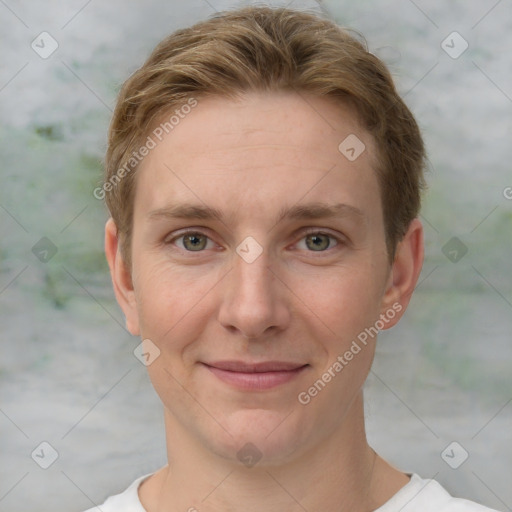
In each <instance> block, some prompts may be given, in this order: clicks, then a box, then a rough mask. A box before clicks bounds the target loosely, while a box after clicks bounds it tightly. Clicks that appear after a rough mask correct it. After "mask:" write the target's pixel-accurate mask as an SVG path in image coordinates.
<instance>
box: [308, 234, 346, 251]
mask: <svg viewBox="0 0 512 512" xmlns="http://www.w3.org/2000/svg"><path fill="white" fill-rule="evenodd" d="M303 240H304V241H305V246H306V248H307V249H310V250H312V251H313V252H322V251H325V250H327V249H329V247H331V246H333V247H335V246H337V245H338V240H337V239H336V238H335V237H334V236H332V235H329V234H327V233H309V234H307V235H306V236H305V237H304V238H302V239H301V242H302V241H303ZM331 241H334V244H332V243H331Z"/></svg>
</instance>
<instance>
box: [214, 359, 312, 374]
mask: <svg viewBox="0 0 512 512" xmlns="http://www.w3.org/2000/svg"><path fill="white" fill-rule="evenodd" d="M204 364H206V365H207V366H213V367H214V368H218V369H219V370H227V371H230V372H240V373H259V372H283V371H291V370H296V369H297V368H302V367H303V366H306V365H305V364H302V363H291V362H284V361H263V362H260V363H247V362H245V361H214V362H212V363H204Z"/></svg>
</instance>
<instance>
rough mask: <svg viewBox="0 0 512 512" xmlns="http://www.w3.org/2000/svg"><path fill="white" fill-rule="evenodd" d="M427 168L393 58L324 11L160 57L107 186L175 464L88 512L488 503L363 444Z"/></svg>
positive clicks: (201, 40) (207, 33)
mask: <svg viewBox="0 0 512 512" xmlns="http://www.w3.org/2000/svg"><path fill="white" fill-rule="evenodd" d="M425 161H426V156H425V148H424V144H423V140H422V137H421V133H420V131H419V129H418V126H417V123H416V121H415V119H414V117H413V115H412V114H411V112H410V111H409V109H408V108H407V106H406V105H405V104H404V102H403V100H402V99H401V98H400V97H399V95H398V93H397V91H396V88H395V86H394V84H393V81H392V78H391V76H390V73H389V71H388V70H387V68H386V66H385V65H384V64H383V63H382V62H381V61H380V60H379V59H378V58H377V57H376V56H374V55H373V54H372V53H370V52H369V51H368V49H367V46H366V44H365V42H364V40H363V39H362V38H361V37H359V36H358V35H357V34H355V33H354V32H352V31H349V30H348V29H344V28H342V27H339V26H338V25H336V24H335V23H334V22H332V21H330V20H328V19H325V18H323V17H322V16H320V15H316V14H313V13H309V12H303V11H299V10H292V9H288V8H271V7H255V6H252V7H245V8H241V9H237V10H231V11H225V12H222V13H218V14H216V15H214V16H213V17H211V18H209V19H207V20H205V21H202V22H200V23H197V24H195V25H194V26H192V27H189V28H185V29H181V30H178V31H177V32H175V33H173V34H171V35H170V36H169V37H167V38H166V39H165V40H163V41H162V42H160V43H159V44H158V45H157V46H156V48H155V49H154V51H153V52H152V54H151V55H150V56H149V58H148V59H147V61H146V62H145V63H144V65H143V66H142V67H141V68H140V69H139V70H137V71H136V72H135V73H134V74H133V75H132V76H131V77H130V78H129V79H128V80H127V81H126V82H125V84H124V85H123V87H122V89H121V92H120V95H119V98H118V102H117V105H116V108H115V111H114V115H113V119H112V122H111V127H110V131H109V141H108V149H107V154H106V161H105V169H106V176H105V180H104V182H103V185H102V187H99V188H98V189H97V190H96V191H95V195H97V196H101V197H104V198H105V201H106V204H107V206H108V209H109V212H110V214H111V217H110V218H109V220H108V221H107V223H106V227H105V251H106V257H107V260H108V263H109V267H110V272H111V276H112V281H113V287H114V291H115V295H116V298H117V301H118V302H119V305H120V307H121V308H122V310H123V313H124V315H125V318H126V326H127V329H128V330H129V331H130V332H131V333H132V334H133V335H134V336H140V338H141V340H142V341H141V346H140V357H141V360H142V361H143V362H144V364H145V365H146V366H147V369H148V372H149V376H150V379H151V382H152V384H153V386H154V388H155V390H156V392H157V394H158V395H159V397H160V399H161V401H162V404H163V409H164V418H165V430H166V443H167V459H168V464H167V465H166V466H164V467H163V468H161V469H159V470H158V471H156V472H154V473H151V474H149V475H144V476H142V477H140V478H138V479H137V480H136V481H134V482H133V483H132V484H131V485H130V486H129V487H128V489H126V491H124V492H123V493H121V494H117V495H114V496H111V497H109V498H108V499H107V500H106V501H105V503H104V504H103V505H101V506H98V507H97V508H93V509H90V511H93V510H98V511H99V510H101V511H102V512H121V511H123V512H130V511H131V512H134V511H138V512H142V511H148V512H159V511H163V510H166V511H179V510H183V511H189V512H193V511H200V512H213V511H228V510H249V511H251V510H254V511H256V510H258V511H261V510H265V511H266V512H273V511H278V510H279V511H283V510H286V511H304V510H308V511H314V510H325V511H333V512H334V511H351V512H363V511H364V512H366V511H378V512H391V511H396V512H398V511H402V512H412V511H414V512H420V511H436V512H439V511H443V512H448V511H457V512H459V511H474V512H478V511H482V512H483V511H485V510H490V509H488V508H486V507H484V506H482V505H479V504H477V503H474V502H471V501H469V500H464V499H460V498H454V497H452V496H451V495H450V494H449V493H448V492H447V491H446V490H445V489H444V488H443V487H442V486H441V485H440V484H439V483H437V482H436V481H434V480H430V479H423V478H421V477H420V476H419V475H418V474H416V473H405V472H403V471H401V470H400V469H398V468H396V467H394V466H393V465H392V464H390V463H388V462H387V461H386V460H384V459H383V458H382V457H380V456H379V455H378V454H377V453H376V452H375V451H374V450H373V449H372V448H371V446H370V445H369V443H368V441H367V438H366V435H365V425H364V410H363V384H364V382H365V380H366V377H367V375H368V373H369V371H370V368H371V365H372V361H373V357H374V352H375V346H376V342H377V338H378V332H379V331H381V330H384V329H389V328H391V327H392V326H394V325H395V324H396V323H397V322H398V321H399V320H400V318H401V317H402V315H403V314H404V312H405V310H406V308H407V305H408V303H409V301H410V298H411V295H412V292H413V290H414V287H415V285H416V283H417V281H418V276H419V274H420V271H421V267H422V264H423V255H424V247H423V229H422V224H421V222H420V220H419V219H418V214H419V209H420V205H421V195H422V191H423V189H425V187H426V184H425V180H424V175H423V173H424V168H425Z"/></svg>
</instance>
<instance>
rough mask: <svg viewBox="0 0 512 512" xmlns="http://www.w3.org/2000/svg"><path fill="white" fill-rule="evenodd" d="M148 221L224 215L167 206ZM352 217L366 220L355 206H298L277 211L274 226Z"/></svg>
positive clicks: (197, 208) (212, 210) (197, 207)
mask: <svg viewBox="0 0 512 512" xmlns="http://www.w3.org/2000/svg"><path fill="white" fill-rule="evenodd" d="M148 217H149V219H150V220H160V219H198V220H215V219H217V220H220V221H221V222H222V221H223V218H224V215H223V213H222V211H220V210H219V209H217V208H213V207H211V206H206V205H198V204H190V203H184V204H176V205H169V206H167V207H165V208H159V209H157V210H153V211H151V212H149V214H148ZM343 217H349V218H350V217H352V218H354V219H355V220H366V215H365V214H364V213H363V211H362V210H360V209H359V208H356V207H355V206H352V205H349V204H345V203H336V204H332V205H329V204H326V203H320V202H315V203H307V204H299V205H295V206H292V207H286V206H285V207H283V208H281V210H280V211H279V214H278V216H277V221H276V224H277V223H279V222H281V221H282V220H285V219H289V220H310V219H323V218H343Z"/></svg>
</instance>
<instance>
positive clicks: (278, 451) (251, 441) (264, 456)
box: [209, 409, 311, 467]
mask: <svg viewBox="0 0 512 512" xmlns="http://www.w3.org/2000/svg"><path fill="white" fill-rule="evenodd" d="M290 412H291V411H290V410H287V411H272V410H268V409H251V410H241V411H236V412H235V413H233V414H232V415H231V416H229V418H226V419H225V420H224V421H222V422H221V423H222V425H223V426H224V427H225V428H226V430H228V431H229V432H230V433H231V436H230V435H229V434H228V433H227V432H225V431H224V432H223V436H222V438H219V437H216V439H211V440H210V443H209V444H210V446H211V448H212V451H214V452H215V453H217V455H219V456H221V457H223V458H225V459H229V460H233V461H235V462H238V463H240V464H241V465H245V466H246V467H252V466H255V465H258V466H259V467H262V466H275V465H279V464H283V463H286V462H287V461H289V460H290V458H291V456H292V454H293V456H294V457H295V456H297V455H298V449H299V448H301V447H303V443H304V442H305V441H306V439H307V438H309V437H311V436H310V435H308V429H307V426H306V425H305V424H304V421H302V422H301V421H300V419H298V418H297V416H296V415H294V414H293V413H292V414H290ZM210 435H211V434H210ZM299 451H301V450H299Z"/></svg>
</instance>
